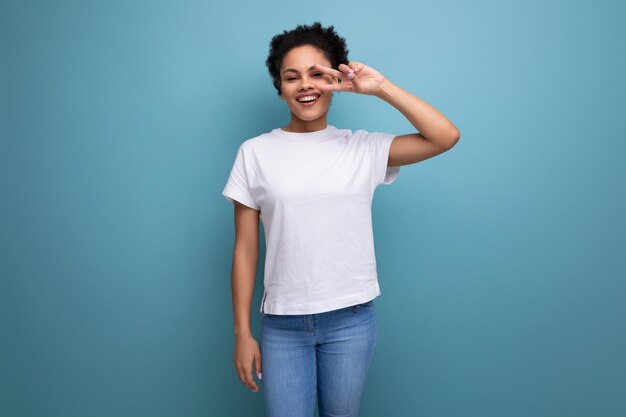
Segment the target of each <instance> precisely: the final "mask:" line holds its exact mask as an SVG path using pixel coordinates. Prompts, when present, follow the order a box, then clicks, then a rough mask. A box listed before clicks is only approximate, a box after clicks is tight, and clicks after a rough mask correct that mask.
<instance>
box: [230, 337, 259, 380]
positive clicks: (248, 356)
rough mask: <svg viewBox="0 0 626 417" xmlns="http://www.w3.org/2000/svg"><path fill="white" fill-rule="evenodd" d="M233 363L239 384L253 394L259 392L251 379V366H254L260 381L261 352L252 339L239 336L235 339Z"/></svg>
mask: <svg viewBox="0 0 626 417" xmlns="http://www.w3.org/2000/svg"><path fill="white" fill-rule="evenodd" d="M233 361H234V363H235V369H236V370H237V373H238V374H239V379H241V382H242V383H243V384H244V385H247V386H248V387H249V388H250V389H251V390H252V391H253V392H259V386H258V385H257V384H256V382H254V378H253V377H252V365H253V364H254V368H255V369H256V372H257V377H258V378H259V379H261V378H262V376H263V375H261V372H262V369H261V351H260V350H259V344H258V343H257V341H256V340H255V339H254V337H252V336H241V337H237V338H236V340H235V352H234V354H233Z"/></svg>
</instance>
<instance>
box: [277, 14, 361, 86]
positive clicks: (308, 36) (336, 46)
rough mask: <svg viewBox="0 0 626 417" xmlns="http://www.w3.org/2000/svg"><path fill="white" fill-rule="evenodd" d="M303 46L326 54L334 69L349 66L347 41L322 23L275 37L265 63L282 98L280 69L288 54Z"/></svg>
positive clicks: (331, 27)
mask: <svg viewBox="0 0 626 417" xmlns="http://www.w3.org/2000/svg"><path fill="white" fill-rule="evenodd" d="M302 45H312V46H314V47H316V48H318V49H320V50H322V52H324V55H326V57H327V58H328V60H329V61H330V64H331V66H332V67H333V68H335V69H337V68H338V67H339V64H346V65H347V64H348V62H349V61H348V49H347V46H346V40H345V39H344V38H342V37H340V36H339V35H338V34H337V32H335V29H334V27H333V26H329V27H328V28H323V27H322V25H321V23H320V22H314V23H313V24H312V25H298V26H296V28H295V29H292V30H290V31H286V30H285V31H284V32H283V33H280V34H278V35H275V36H274V37H273V38H272V40H271V41H270V50H269V54H268V56H267V60H266V61H265V65H267V69H268V70H269V72H270V76H271V77H272V81H273V83H274V87H275V88H276V90H277V91H278V95H279V96H280V87H281V80H280V67H281V65H282V63H283V59H284V57H285V55H287V53H288V52H289V51H290V50H291V49H293V48H295V47H297V46H302Z"/></svg>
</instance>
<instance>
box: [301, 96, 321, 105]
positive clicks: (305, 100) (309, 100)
mask: <svg viewBox="0 0 626 417" xmlns="http://www.w3.org/2000/svg"><path fill="white" fill-rule="evenodd" d="M318 97H319V95H317V94H311V95H308V96H302V97H298V98H297V99H296V100H297V101H298V102H299V103H300V104H302V105H303V106H312V105H313V104H315V102H316V101H317V99H318Z"/></svg>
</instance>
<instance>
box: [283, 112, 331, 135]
mask: <svg viewBox="0 0 626 417" xmlns="http://www.w3.org/2000/svg"><path fill="white" fill-rule="evenodd" d="M326 126H327V123H326V115H324V117H320V118H319V119H317V120H310V121H306V120H302V119H298V118H295V117H293V116H292V117H291V121H290V122H289V124H288V125H286V126H284V127H282V128H281V129H283V130H284V131H286V132H294V133H307V132H316V131H318V130H323V129H325V128H326Z"/></svg>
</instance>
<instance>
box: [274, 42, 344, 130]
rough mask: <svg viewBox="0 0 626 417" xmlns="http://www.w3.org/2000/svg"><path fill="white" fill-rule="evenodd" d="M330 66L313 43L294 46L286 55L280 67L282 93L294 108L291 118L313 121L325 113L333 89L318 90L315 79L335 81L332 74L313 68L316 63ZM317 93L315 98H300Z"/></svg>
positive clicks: (322, 82) (283, 97) (318, 80)
mask: <svg viewBox="0 0 626 417" xmlns="http://www.w3.org/2000/svg"><path fill="white" fill-rule="evenodd" d="M316 63H317V64H322V65H325V66H327V67H330V66H331V64H330V61H329V60H328V59H327V58H326V56H325V55H324V53H323V52H322V51H321V50H319V49H317V48H316V47H314V46H311V45H302V46H298V47H295V48H293V49H291V50H290V51H289V52H288V53H287V54H286V55H285V57H284V58H283V62H282V65H281V68H280V79H281V94H280V97H281V98H282V99H283V100H285V102H286V103H287V106H289V109H290V110H291V115H292V118H297V119H300V120H301V121H314V120H318V119H320V118H322V117H325V116H326V113H328V107H329V106H330V102H331V99H332V91H321V90H318V89H317V88H316V86H315V84H313V83H317V84H332V83H333V77H332V76H330V75H328V74H324V73H323V72H321V71H319V70H317V69H315V68H312V67H313V64H316ZM304 97H309V99H310V97H315V100H313V101H305V102H302V101H299V100H298V99H300V100H302V98H304Z"/></svg>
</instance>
